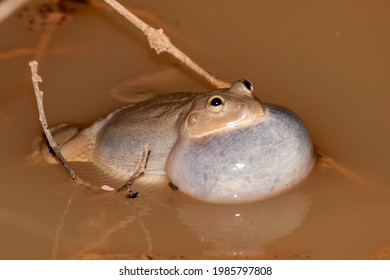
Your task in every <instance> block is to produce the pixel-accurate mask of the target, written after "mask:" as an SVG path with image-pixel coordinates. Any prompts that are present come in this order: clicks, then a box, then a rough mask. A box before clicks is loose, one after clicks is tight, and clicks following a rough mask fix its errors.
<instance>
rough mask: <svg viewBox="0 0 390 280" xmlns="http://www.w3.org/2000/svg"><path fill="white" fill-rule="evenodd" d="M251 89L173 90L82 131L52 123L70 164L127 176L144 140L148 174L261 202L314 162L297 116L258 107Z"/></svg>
mask: <svg viewBox="0 0 390 280" xmlns="http://www.w3.org/2000/svg"><path fill="white" fill-rule="evenodd" d="M252 90H253V88H252V85H251V84H250V83H249V82H248V81H245V80H242V81H238V82H235V83H234V84H233V85H232V87H231V88H229V89H218V90H214V91H212V92H207V93H172V94H168V95H165V96H160V97H156V98H152V99H149V100H146V101H143V102H140V103H137V104H135V105H132V106H127V107H123V108H121V109H119V110H117V111H115V112H113V113H111V114H110V115H108V116H107V117H106V118H104V119H100V120H98V121H97V122H95V123H94V124H93V125H92V126H90V127H89V128H86V129H84V130H81V131H80V132H78V131H77V130H76V129H75V128H74V127H71V126H62V127H57V128H55V129H53V131H54V134H55V135H54V136H55V137H56V139H57V137H59V138H61V139H60V140H59V141H60V142H61V143H60V148H61V151H62V153H63V155H64V157H65V158H66V159H67V160H68V161H92V162H93V163H95V164H96V165H98V166H99V167H101V168H102V169H103V170H105V171H107V172H109V173H110V174H112V175H115V176H117V177H122V178H126V179H127V178H129V177H130V176H131V175H132V173H133V172H134V171H135V170H136V168H137V167H138V164H139V162H140V160H141V159H142V154H143V146H144V144H146V143H148V144H150V147H151V148H150V149H151V153H150V156H149V159H148V162H147V167H146V171H145V174H146V175H148V174H155V175H168V177H169V179H170V181H171V182H172V183H173V184H174V185H175V186H177V187H178V188H179V190H180V191H182V192H184V193H187V194H188V195H190V196H192V197H195V198H198V199H201V200H205V201H209V202H216V203H241V202H249V201H254V200H259V199H262V198H265V197H268V196H272V195H275V194H277V193H279V192H281V191H283V190H285V189H288V188H290V187H292V186H293V185H296V184H297V183H298V182H300V181H301V180H302V179H304V178H305V177H306V175H307V174H308V173H309V172H310V170H311V168H312V166H313V163H314V159H313V145H312V142H311V138H310V135H309V133H308V132H307V129H306V127H305V125H304V123H303V122H302V121H301V120H300V119H299V117H298V116H297V115H295V114H294V113H293V112H291V111H290V110H288V109H286V108H283V107H281V106H277V105H272V104H262V103H261V102H260V101H259V100H258V99H257V98H256V97H255V96H254V95H253V94H252ZM63 131H69V135H66V133H64V132H63ZM62 134H63V135H62ZM61 135H62V136H61ZM64 135H65V136H64ZM44 154H45V155H46V159H47V161H50V160H52V159H51V157H50V156H48V155H49V153H48V152H46V153H44Z"/></svg>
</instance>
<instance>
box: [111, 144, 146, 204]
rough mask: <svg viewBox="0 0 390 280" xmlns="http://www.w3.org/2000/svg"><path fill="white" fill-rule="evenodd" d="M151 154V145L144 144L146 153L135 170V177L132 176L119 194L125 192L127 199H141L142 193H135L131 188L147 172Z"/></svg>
mask: <svg viewBox="0 0 390 280" xmlns="http://www.w3.org/2000/svg"><path fill="white" fill-rule="evenodd" d="M149 154H150V145H149V144H144V153H143V156H142V160H141V161H140V162H139V164H138V167H137V169H136V170H135V172H134V173H133V175H131V177H130V179H129V180H127V182H126V183H125V184H124V185H123V186H122V187H121V188H120V189H118V192H123V191H125V192H126V193H127V195H126V197H127V198H133V199H134V198H137V197H139V195H140V193H139V192H134V191H133V190H132V189H131V186H132V185H133V183H134V182H135V180H136V179H137V178H138V177H139V176H140V175H141V174H142V173H144V172H145V170H146V164H147V162H148V158H149Z"/></svg>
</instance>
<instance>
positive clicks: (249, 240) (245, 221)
mask: <svg viewBox="0 0 390 280" xmlns="http://www.w3.org/2000/svg"><path fill="white" fill-rule="evenodd" d="M309 205H310V199H309V195H307V194H300V193H294V194H287V195H283V196H279V197H276V198H273V199H269V200H265V201H260V202H257V203H251V204H243V205H213V204H200V203H189V204H184V203H183V204H182V205H180V206H179V207H178V208H177V214H178V216H179V217H180V219H181V220H182V222H183V223H184V224H186V225H188V226H189V227H190V228H191V229H192V230H194V231H195V232H196V235H197V236H198V239H199V240H200V241H201V242H211V243H212V247H213V249H212V250H208V251H207V252H205V253H207V254H212V255H221V254H241V253H243V254H261V253H264V248H263V246H264V245H265V244H267V243H270V242H272V241H274V240H276V239H278V238H280V237H282V236H286V235H288V234H291V233H292V232H294V231H295V230H296V229H297V228H298V227H299V226H301V225H302V223H303V221H304V219H305V217H306V213H307V211H308V210H309Z"/></svg>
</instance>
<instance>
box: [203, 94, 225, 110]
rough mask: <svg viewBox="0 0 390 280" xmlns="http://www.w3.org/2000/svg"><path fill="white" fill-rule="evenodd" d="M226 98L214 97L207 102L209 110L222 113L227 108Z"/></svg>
mask: <svg viewBox="0 0 390 280" xmlns="http://www.w3.org/2000/svg"><path fill="white" fill-rule="evenodd" d="M225 104H226V101H225V98H224V97H223V96H222V95H213V96H210V98H209V99H208V100H207V109H208V110H209V111H210V112H213V113H219V112H222V110H223V108H225Z"/></svg>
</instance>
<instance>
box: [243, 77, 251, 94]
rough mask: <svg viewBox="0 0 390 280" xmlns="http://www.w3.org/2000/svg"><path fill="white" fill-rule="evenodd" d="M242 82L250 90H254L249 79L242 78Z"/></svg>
mask: <svg viewBox="0 0 390 280" xmlns="http://www.w3.org/2000/svg"><path fill="white" fill-rule="evenodd" d="M241 82H242V83H243V84H244V86H245V87H246V88H247V89H248V90H249V91H250V92H252V91H253V85H252V83H251V82H249V81H248V80H241Z"/></svg>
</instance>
